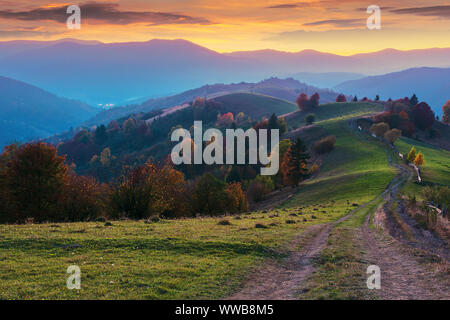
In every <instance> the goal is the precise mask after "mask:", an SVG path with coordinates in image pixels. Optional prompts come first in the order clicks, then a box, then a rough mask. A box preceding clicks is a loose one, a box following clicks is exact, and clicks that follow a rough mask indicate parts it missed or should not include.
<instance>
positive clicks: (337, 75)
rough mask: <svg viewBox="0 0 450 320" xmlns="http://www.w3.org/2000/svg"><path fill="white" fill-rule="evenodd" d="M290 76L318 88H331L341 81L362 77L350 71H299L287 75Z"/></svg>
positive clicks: (362, 76)
mask: <svg viewBox="0 0 450 320" xmlns="http://www.w3.org/2000/svg"><path fill="white" fill-rule="evenodd" d="M289 76H290V77H292V78H294V79H296V80H298V81H301V82H304V83H307V84H309V85H312V86H316V87H319V88H333V87H335V86H337V85H338V84H341V83H342V82H345V81H349V80H356V79H361V78H364V77H365V76H366V75H364V74H362V73H352V72H323V73H315V72H299V73H294V74H291V75H289Z"/></svg>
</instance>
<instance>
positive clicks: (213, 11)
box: [0, 0, 450, 55]
mask: <svg viewBox="0 0 450 320" xmlns="http://www.w3.org/2000/svg"><path fill="white" fill-rule="evenodd" d="M69 4H79V5H80V7H81V13H82V15H81V17H82V28H81V30H69V29H67V28H66V25H65V23H64V19H65V9H66V7H67V5H69ZM372 4H375V5H378V6H380V7H381V8H382V11H381V14H382V29H381V30H368V29H367V28H366V20H367V18H368V17H369V14H367V13H366V8H367V7H368V6H369V5H372ZM68 37H70V38H78V39H84V40H99V41H103V42H128V41H147V40H150V39H154V38H161V39H179V38H182V39H186V40H190V41H192V42H195V43H197V44H199V45H202V46H205V47H207V48H210V49H212V50H216V51H219V52H229V51H240V50H257V49H268V48H269V49H275V50H284V51H300V50H303V49H315V50H318V51H323V52H332V53H337V54H344V55H348V54H354V53H359V52H369V51H376V50H381V49H385V48H395V49H400V50H408V49H420V48H430V47H450V1H433V0H425V1H418V0H370V1H356V0H300V1H295V0H292V1H289V0H278V1H272V0H270V1H264V0H246V1H242V0H241V1H237V0H227V1H217V0H122V1H113V0H101V1H98V0H97V1H89V0H87V1H85V2H83V1H81V2H79V3H73V2H72V3H70V2H69V1H67V0H66V1H52V2H48V1H43V0H21V1H20V2H19V3H17V2H16V1H14V0H0V40H1V41H6V40H18V39H34V40H55V39H60V38H68Z"/></svg>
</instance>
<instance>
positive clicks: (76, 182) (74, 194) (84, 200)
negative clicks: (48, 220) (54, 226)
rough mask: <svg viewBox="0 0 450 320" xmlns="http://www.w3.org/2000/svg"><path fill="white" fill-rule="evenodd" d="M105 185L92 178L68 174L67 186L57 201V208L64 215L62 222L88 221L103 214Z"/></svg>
mask: <svg viewBox="0 0 450 320" xmlns="http://www.w3.org/2000/svg"><path fill="white" fill-rule="evenodd" d="M105 194H107V187H106V185H99V183H98V182H97V181H96V180H95V179H94V178H92V177H84V176H78V175H76V174H75V173H73V172H71V173H69V174H68V179H67V184H66V186H65V188H64V193H63V194H62V196H61V198H60V201H59V208H60V210H61V212H63V213H64V214H63V215H62V216H61V217H60V218H61V219H60V220H63V221H89V220H93V219H95V218H97V217H99V216H101V215H102V214H103V210H104V205H105V200H106V199H105V198H104V195H105Z"/></svg>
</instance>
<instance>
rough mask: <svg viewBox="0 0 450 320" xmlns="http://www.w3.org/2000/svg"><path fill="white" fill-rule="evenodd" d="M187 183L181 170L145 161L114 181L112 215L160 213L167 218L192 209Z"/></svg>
mask: <svg viewBox="0 0 450 320" xmlns="http://www.w3.org/2000/svg"><path fill="white" fill-rule="evenodd" d="M185 189H186V184H185V181H184V176H183V174H182V173H181V172H179V171H177V170H175V169H173V168H172V167H171V166H170V165H165V166H164V167H162V168H160V167H157V166H156V165H154V164H151V163H146V164H145V165H143V166H140V167H138V168H136V169H134V170H132V171H131V172H130V173H129V174H125V175H122V177H120V178H119V179H118V181H117V182H116V183H114V184H113V186H112V188H111V192H110V198H109V204H110V210H111V213H112V216H113V217H115V218H118V217H121V216H124V217H126V218H131V219H138V220H139V219H145V218H148V217H149V216H155V215H161V216H164V217H166V218H173V217H176V216H183V215H187V214H188V213H190V210H189V206H188V205H186V201H185V200H186V194H185V191H186V190H185Z"/></svg>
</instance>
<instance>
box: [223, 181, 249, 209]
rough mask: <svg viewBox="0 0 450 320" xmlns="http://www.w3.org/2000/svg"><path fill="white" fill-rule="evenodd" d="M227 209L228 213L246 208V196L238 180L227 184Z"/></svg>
mask: <svg viewBox="0 0 450 320" xmlns="http://www.w3.org/2000/svg"><path fill="white" fill-rule="evenodd" d="M227 195H228V210H229V212H230V213H236V212H244V211H247V210H248V203H247V198H246V196H245V193H244V191H242V186H241V183H240V182H233V183H229V184H228V185H227Z"/></svg>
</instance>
